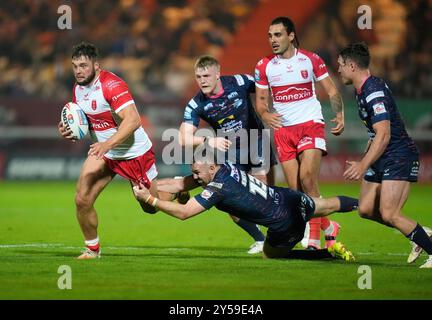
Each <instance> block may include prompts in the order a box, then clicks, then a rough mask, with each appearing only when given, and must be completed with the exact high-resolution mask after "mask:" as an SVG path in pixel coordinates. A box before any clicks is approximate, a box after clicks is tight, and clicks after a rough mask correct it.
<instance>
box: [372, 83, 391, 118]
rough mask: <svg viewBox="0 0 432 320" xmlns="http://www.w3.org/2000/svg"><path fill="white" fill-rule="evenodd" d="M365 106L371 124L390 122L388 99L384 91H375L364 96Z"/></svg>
mask: <svg viewBox="0 0 432 320" xmlns="http://www.w3.org/2000/svg"><path fill="white" fill-rule="evenodd" d="M366 104H367V108H368V113H369V115H370V119H371V123H372V124H374V123H377V122H379V121H383V120H390V113H389V105H388V104H389V99H388V98H387V96H386V93H385V91H384V90H376V91H373V92H371V93H369V94H368V95H367V96H366Z"/></svg>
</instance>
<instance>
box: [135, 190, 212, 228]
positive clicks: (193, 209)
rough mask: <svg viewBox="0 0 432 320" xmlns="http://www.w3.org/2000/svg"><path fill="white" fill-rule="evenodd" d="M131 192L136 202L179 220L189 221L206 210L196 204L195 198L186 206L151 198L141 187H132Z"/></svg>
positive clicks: (148, 192) (147, 191)
mask: <svg viewBox="0 0 432 320" xmlns="http://www.w3.org/2000/svg"><path fill="white" fill-rule="evenodd" d="M133 191H134V194H135V197H136V198H137V200H139V201H144V202H145V203H148V204H150V205H151V206H153V207H155V208H158V209H159V210H161V211H163V212H165V213H166V214H168V215H170V216H172V217H175V218H177V219H180V220H186V219H189V218H191V217H193V216H196V215H197V214H200V213H201V212H203V211H205V210H206V209H205V208H204V207H203V206H202V205H200V204H199V203H198V201H196V200H195V198H191V199H189V201H188V202H187V203H186V204H180V203H176V202H171V201H165V200H160V199H158V198H155V197H153V196H152V195H151V194H150V191H149V190H148V189H146V188H145V187H144V186H143V185H140V186H135V187H133Z"/></svg>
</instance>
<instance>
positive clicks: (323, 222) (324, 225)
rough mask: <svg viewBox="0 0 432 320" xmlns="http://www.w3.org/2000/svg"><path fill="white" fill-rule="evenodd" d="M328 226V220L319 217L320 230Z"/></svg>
mask: <svg viewBox="0 0 432 320" xmlns="http://www.w3.org/2000/svg"><path fill="white" fill-rule="evenodd" d="M328 227H330V220H329V219H328V218H326V217H321V230H323V231H324V230H326V229H327V228H328Z"/></svg>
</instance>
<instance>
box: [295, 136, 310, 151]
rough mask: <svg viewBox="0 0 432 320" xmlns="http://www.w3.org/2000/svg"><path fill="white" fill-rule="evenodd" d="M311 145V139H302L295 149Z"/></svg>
mask: <svg viewBox="0 0 432 320" xmlns="http://www.w3.org/2000/svg"><path fill="white" fill-rule="evenodd" d="M308 144H312V138H311V137H303V138H301V139H300V141H299V143H298V145H297V149H299V148H301V147H304V146H305V145H308Z"/></svg>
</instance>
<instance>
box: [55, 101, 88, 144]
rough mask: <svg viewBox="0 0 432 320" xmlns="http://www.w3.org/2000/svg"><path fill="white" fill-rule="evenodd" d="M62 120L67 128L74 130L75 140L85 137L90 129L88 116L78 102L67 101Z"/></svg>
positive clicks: (62, 112)
mask: <svg viewBox="0 0 432 320" xmlns="http://www.w3.org/2000/svg"><path fill="white" fill-rule="evenodd" d="M61 121H62V122H63V125H64V126H65V127H66V129H68V130H70V131H72V135H73V139H75V140H80V139H82V138H84V137H85V136H86V135H87V133H88V131H89V125H88V120H87V117H86V115H85V113H84V111H83V110H82V109H81V108H80V107H79V106H78V105H77V104H76V103H73V102H69V103H66V105H65V106H64V107H63V109H62V111H61Z"/></svg>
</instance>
